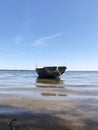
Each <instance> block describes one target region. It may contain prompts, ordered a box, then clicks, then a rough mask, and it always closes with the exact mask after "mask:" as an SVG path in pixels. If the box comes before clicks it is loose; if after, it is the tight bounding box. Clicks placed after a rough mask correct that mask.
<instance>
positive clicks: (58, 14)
mask: <svg viewBox="0 0 98 130" xmlns="http://www.w3.org/2000/svg"><path fill="white" fill-rule="evenodd" d="M62 65H63V66H67V70H98V0H0V69H27V70H28V69H30V70H32V69H35V67H36V66H37V67H42V66H62Z"/></svg>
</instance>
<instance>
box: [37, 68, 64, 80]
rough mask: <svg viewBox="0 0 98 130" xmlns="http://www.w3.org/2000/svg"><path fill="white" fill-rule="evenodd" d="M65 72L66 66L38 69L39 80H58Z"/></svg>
mask: <svg viewBox="0 0 98 130" xmlns="http://www.w3.org/2000/svg"><path fill="white" fill-rule="evenodd" d="M65 70H66V66H59V67H56V66H52V67H43V68H36V72H37V74H38V76H39V78H57V77H59V76H61V75H62V74H63V73H64V72H65Z"/></svg>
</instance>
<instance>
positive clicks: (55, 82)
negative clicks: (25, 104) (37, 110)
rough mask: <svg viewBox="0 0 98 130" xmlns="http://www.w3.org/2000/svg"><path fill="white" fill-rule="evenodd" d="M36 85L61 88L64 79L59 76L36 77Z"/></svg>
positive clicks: (63, 85)
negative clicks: (52, 77)
mask: <svg viewBox="0 0 98 130" xmlns="http://www.w3.org/2000/svg"><path fill="white" fill-rule="evenodd" d="M36 86H37V87H43V88H62V87H65V84H64V81H63V80H60V78H59V77H58V78H55V79H48V78H37V79H36Z"/></svg>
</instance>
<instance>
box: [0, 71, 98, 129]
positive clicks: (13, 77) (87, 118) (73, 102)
mask: <svg viewBox="0 0 98 130" xmlns="http://www.w3.org/2000/svg"><path fill="white" fill-rule="evenodd" d="M17 99H18V100H20V99H23V101H25V100H26V99H32V100H40V101H41V100H42V101H49V102H50V104H48V105H51V103H52V102H53V101H57V102H58V105H57V106H56V109H59V111H58V112H57V115H58V113H60V115H62V117H63V116H64V115H63V113H66V116H67V118H68V119H66V120H70V122H71V123H72V122H74V123H75V122H76V121H77V122H80V124H82V123H84V124H85V123H86V125H88V126H89V125H90V123H92V126H90V127H91V128H94V127H97V126H98V125H97V124H98V105H97V103H98V72H97V71H67V72H65V73H64V75H62V76H61V77H60V79H38V78H37V74H36V72H35V71H22V70H21V71H20V70H17V71H15V70H10V71H9V70H1V71H0V105H1V107H0V115H1V114H7V113H8V112H9V113H10V114H11V113H14V112H19V113H22V112H24V110H21V109H20V108H18V109H17V108H15V109H13V108H11V107H9V106H8V107H6V106H3V107H2V103H3V104H4V103H5V102H7V101H15V100H17ZM61 102H63V104H61ZM21 105H22V104H21ZM16 106H17V105H16ZM24 107H25V106H24ZM43 107H44V106H43ZM9 108H10V109H9ZM38 109H39V108H38ZM41 110H42V109H41ZM41 110H40V111H41ZM46 110H47V108H46ZM46 110H45V111H46ZM61 110H63V111H61ZM55 111H56V110H55ZM25 112H26V111H25ZM92 117H93V118H92ZM64 118H65V117H64ZM94 123H95V124H94ZM97 128H98V127H97Z"/></svg>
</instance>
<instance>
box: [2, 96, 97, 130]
mask: <svg viewBox="0 0 98 130" xmlns="http://www.w3.org/2000/svg"><path fill="white" fill-rule="evenodd" d="M6 96H7V95H6ZM93 105H95V108H96V106H97V101H96V103H95V102H92V101H90V102H89V103H88V104H87V102H85V103H83V104H81V102H80V101H78V100H76V101H74V102H73V100H70V102H69V101H66V102H64V101H53V100H35V99H30V98H19V99H15V98H14V99H10V100H5V101H3V100H1V101H0V130H11V127H10V122H11V121H12V120H13V119H16V120H17V121H13V123H12V127H15V130H98V120H97V119H98V115H96V111H97V108H96V110H95V109H94V110H93V108H92V109H90V110H89V109H88V108H89V107H92V106H93Z"/></svg>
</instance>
